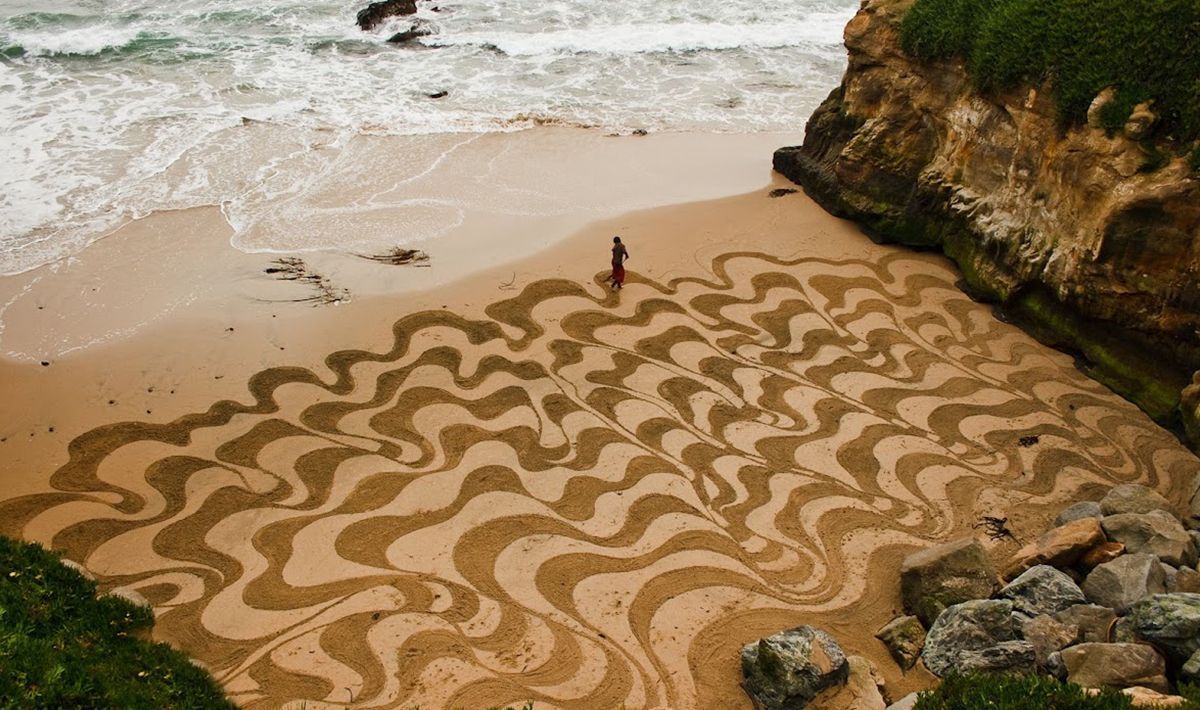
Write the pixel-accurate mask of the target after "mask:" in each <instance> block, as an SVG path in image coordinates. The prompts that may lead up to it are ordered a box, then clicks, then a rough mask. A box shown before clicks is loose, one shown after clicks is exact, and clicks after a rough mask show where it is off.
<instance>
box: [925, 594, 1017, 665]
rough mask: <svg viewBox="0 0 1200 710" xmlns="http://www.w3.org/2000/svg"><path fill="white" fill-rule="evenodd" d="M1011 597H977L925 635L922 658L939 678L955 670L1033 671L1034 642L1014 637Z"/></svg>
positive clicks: (952, 609) (941, 618) (945, 616)
mask: <svg viewBox="0 0 1200 710" xmlns="http://www.w3.org/2000/svg"><path fill="white" fill-rule="evenodd" d="M1012 611H1013V606H1012V602H1010V601H1008V600H1007V599H976V600H973V601H968V602H963V603H962V604H955V605H954V606H952V607H950V608H948V609H946V610H945V611H944V612H942V614H941V615H940V616H938V618H937V621H936V622H934V624H933V627H932V628H931V629H929V634H928V635H927V636H926V637H925V650H924V652H923V653H922V658H923V660H924V661H925V666H926V667H927V668H928V669H929V670H930V671H931V672H932V673H933V674H934V675H937V676H939V677H941V676H945V675H947V674H949V673H952V672H959V673H965V672H968V671H997V672H1006V671H1007V672H1032V671H1033V669H1034V667H1035V664H1036V658H1035V655H1034V651H1033V645H1032V644H1030V643H1029V642H1028V641H1017V640H1014V637H1015V634H1014V633H1013V617H1012Z"/></svg>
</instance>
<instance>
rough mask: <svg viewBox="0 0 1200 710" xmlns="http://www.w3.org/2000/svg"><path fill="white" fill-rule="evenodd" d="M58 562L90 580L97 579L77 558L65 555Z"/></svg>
mask: <svg viewBox="0 0 1200 710" xmlns="http://www.w3.org/2000/svg"><path fill="white" fill-rule="evenodd" d="M58 563H59V564H61V565H62V566H63V567H66V568H67V569H69V570H74V571H75V572H76V573H78V574H79V576H80V577H83V578H84V579H86V580H88V581H90V582H95V581H96V576H95V575H94V574H92V573H91V572H90V571H88V568H87V567H84V566H83V565H81V564H79V563H78V562H76V561H75V560H68V559H67V558H65V557H64V558H61V559H60V560H59V561H58ZM138 596H141V595H140V594H139V595H138Z"/></svg>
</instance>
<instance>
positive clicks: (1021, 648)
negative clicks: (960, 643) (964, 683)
mask: <svg viewBox="0 0 1200 710" xmlns="http://www.w3.org/2000/svg"><path fill="white" fill-rule="evenodd" d="M952 670H954V671H957V672H959V673H1022V674H1026V675H1029V674H1032V673H1034V672H1036V671H1037V654H1036V652H1035V651H1034V650H1033V644H1031V643H1029V642H1028V641H1001V642H1000V643H998V644H996V645H995V646H989V647H988V648H983V649H980V650H978V651H966V652H965V653H963V654H962V655H960V656H959V657H958V665H957V666H955V668H954V669H952Z"/></svg>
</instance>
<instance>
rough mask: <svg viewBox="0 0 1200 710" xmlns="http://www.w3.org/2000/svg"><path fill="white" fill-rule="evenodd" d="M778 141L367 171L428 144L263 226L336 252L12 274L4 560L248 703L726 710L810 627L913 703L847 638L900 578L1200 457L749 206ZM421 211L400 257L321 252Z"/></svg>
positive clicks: (162, 258) (141, 242) (874, 266)
mask: <svg viewBox="0 0 1200 710" xmlns="http://www.w3.org/2000/svg"><path fill="white" fill-rule="evenodd" d="M797 138H798V136H795V135H787V134H755V135H746V136H738V135H725V136H711V135H703V134H663V135H655V134H652V135H650V136H646V137H631V136H625V137H617V138H613V137H608V136H605V135H603V133H601V132H597V131H586V130H580V129H563V128H546V129H537V130H533V131H526V132H522V133H515V134H490V135H486V136H481V137H478V138H475V139H470V138H468V137H459V138H454V139H453V140H461V141H462V146H461V147H460V148H457V149H456V150H455V151H452V152H450V153H449V154H448V155H449V157H448V158H445V159H440V160H438V161H435V162H434V164H433V165H432V167H430V165H429V164H428V163H421V164H420V166H419V167H416V168H412V169H401V168H397V169H396V170H395V171H393V172H389V171H388V170H387V169H386V166H388V165H398V163H397V162H396V159H397V156H403V155H411V153H412V151H413V150H414V146H417V145H419V141H418V139H417V138H412V139H403V140H401V139H394V138H389V139H378V145H374V146H370V147H369V148H370V149H369V150H367V149H364V154H370V155H372V156H373V160H375V161H376V162H374V163H372V165H371V166H369V167H370V169H364V171H363V172H362V173H361V175H360V176H359V178H360V179H358V180H357V181H354V182H352V183H350V184H344V185H335V184H331V185H330V186H329V190H328V193H327V194H325V195H324V196H323V197H322V198H321V199H319V200H317V199H315V198H314V202H313V203H312V204H309V205H308V208H310V209H308V210H298V211H294V212H286V211H281V213H280V215H279V221H278V223H277V224H274V225H273V226H272V225H268V226H269V227H270V228H276V229H279V230H281V232H286V231H287V230H288V229H295V230H301V231H302V230H330V231H337V230H345V232H346V233H347V235H348V236H347V242H346V244H347V245H348V246H347V247H346V248H343V249H331V250H328V251H326V252H319V253H316V252H312V253H298V252H296V253H294V252H286V251H281V252H279V253H245V252H243V251H239V250H237V249H235V248H233V247H232V246H231V245H230V243H229V242H230V236H231V234H232V230H231V228H230V227H229V225H228V223H227V222H226V220H225V218H224V217H223V215H222V213H221V210H220V208H219V207H218V206H214V207H205V208H195V209H189V210H181V211H176V212H163V213H156V214H153V215H150V216H148V217H146V218H144V219H141V220H138V221H135V222H132V223H130V224H128V225H126V226H125V227H123V228H122V229H120V230H119V231H118V232H116V233H114V234H112V235H110V236H108V237H106V238H104V239H102V240H100V241H98V242H96V243H95V244H93V245H92V246H90V247H88V248H87V249H86V250H84V251H83V252H82V253H81V254H79V255H77V256H75V257H72V258H70V259H67V260H64V261H60V262H57V263H55V264H52V265H49V266H45V267H42V268H39V269H36V270H33V271H29V272H26V273H23V274H19V275H15V276H8V277H3V278H0V304H2V305H3V311H2V312H0V319H2V326H3V329H2V330H0V353H2V354H3V359H2V360H0V382H2V383H3V385H2V386H3V391H4V392H5V393H6V396H5V397H4V398H3V399H2V400H0V408H2V409H3V412H2V416H0V427H2V429H0V453H2V454H3V457H4V460H5V462H6V474H5V486H4V487H3V489H2V491H0V525H2V526H3V527H2V531H3V533H4V534H7V535H14V536H21V537H24V538H26V539H29V540H36V541H39V542H42V543H44V544H46V545H47V546H52V547H54V548H56V549H61V550H63V551H64V552H65V554H66V556H67V557H69V558H71V559H74V560H76V561H78V562H80V563H82V564H84V565H85V566H86V567H87V568H88V569H89V570H90V571H91V572H92V573H94V574H95V575H96V577H97V579H98V580H99V582H100V584H101V586H102V587H104V588H112V587H117V586H122V587H127V588H132V589H135V590H137V591H139V592H140V593H141V594H143V595H144V596H145V597H146V598H147V599H148V600H150V602H151V603H152V604H153V605H154V607H155V612H156V615H157V617H158V624H157V626H156V634H157V635H158V636H159V637H160V639H161V640H164V641H168V642H170V643H172V644H174V645H176V646H178V647H180V648H182V649H183V650H185V651H186V652H187V653H188V654H190V655H191V656H193V657H194V658H196V659H198V660H199V661H201V662H202V663H204V664H205V665H206V666H207V667H208V668H210V669H211V670H212V672H213V674H214V675H215V676H216V677H217V678H218V679H219V680H220V681H221V683H222V684H223V685H224V686H225V687H226V689H227V690H228V692H229V693H230V696H231V697H232V698H233V699H234V700H235V701H236V702H237V703H239V704H240V705H242V706H245V707H252V708H254V707H264V708H266V707H279V706H282V705H286V704H289V703H293V702H296V703H298V702H299V701H304V702H305V703H306V705H305V706H306V707H308V708H314V707H347V706H350V707H364V708H365V707H403V708H409V707H414V706H419V707H422V708H443V707H465V708H484V707H490V706H494V705H503V704H505V703H515V704H520V703H523V702H525V701H529V700H532V701H534V703H535V707H537V708H581V709H582V708H588V709H594V708H618V707H625V708H630V709H633V708H675V709H679V710H683V709H686V708H717V707H720V708H749V707H750V706H751V705H750V702H749V700H748V698H747V697H746V695H745V694H744V693H743V691H742V690H741V688H740V687H739V685H738V683H739V681H740V671H739V667H738V651H739V649H740V648H741V647H742V646H743V645H744V644H746V643H749V642H751V641H754V640H756V639H758V638H760V637H762V636H764V635H769V634H771V633H774V632H776V631H778V630H780V629H783V628H787V627H790V626H794V625H797V624H800V623H807V624H812V625H815V626H819V627H821V628H824V629H828V630H829V631H830V632H831V633H832V634H834V635H835V636H836V637H837V638H838V640H839V641H840V643H841V644H842V646H843V647H845V648H846V649H847V651H848V652H850V653H855V654H859V655H863V656H866V657H867V658H869V659H871V660H872V661H874V662H875V664H876V665H877V666H878V668H879V670H880V672H881V673H882V675H883V676H884V677H885V678H886V679H887V681H888V688H889V691H890V692H891V694H892V696H893V697H895V698H898V697H900V696H901V695H903V694H905V693H907V692H909V691H911V690H914V689H917V688H922V687H926V686H927V685H929V684H930V682H931V677H930V676H928V675H927V674H925V672H924V671H912V672H910V673H908V674H907V675H904V674H902V673H901V672H900V671H899V669H898V668H897V667H896V665H895V664H894V663H893V662H892V661H891V660H890V658H889V657H888V655H887V651H886V649H885V648H884V646H883V645H882V644H881V643H880V642H878V641H877V640H875V639H874V638H873V634H874V632H875V631H876V630H877V629H878V628H879V627H881V626H882V625H883V624H885V623H886V622H887V621H888V620H890V619H891V618H893V616H895V615H896V613H897V612H898V611H899V609H898V608H897V607H898V595H897V588H898V580H897V575H896V570H897V568H898V566H899V562H900V559H901V558H902V557H903V555H904V554H905V553H906V552H908V551H911V550H913V549H916V548H918V547H921V546H925V545H927V544H929V543H931V542H936V541H944V540H947V539H952V538H954V537H956V536H961V535H964V534H970V533H971V532H972V526H973V525H975V524H976V523H977V522H978V521H979V519H980V517H981V516H982V515H985V514H986V515H1002V516H1007V517H1008V518H1009V527H1010V528H1011V529H1012V530H1013V531H1014V533H1015V534H1016V535H1017V538H1018V539H1020V540H1021V541H1025V540H1026V539H1027V538H1028V537H1029V536H1032V535H1035V534H1036V533H1037V532H1040V531H1041V530H1042V529H1043V528H1044V525H1045V523H1046V521H1047V520H1048V519H1050V518H1052V517H1053V515H1054V514H1055V513H1056V512H1057V511H1058V510H1059V509H1060V508H1061V507H1063V505H1064V504H1065V502H1066V501H1069V500H1074V499H1078V498H1081V497H1092V496H1095V495H1096V494H1097V493H1098V491H1099V490H1100V489H1101V488H1103V487H1106V486H1108V485H1111V484H1113V483H1115V482H1133V481H1136V482H1141V483H1145V484H1147V485H1150V486H1153V487H1156V488H1158V489H1159V490H1160V491H1162V492H1164V493H1165V494H1168V495H1170V494H1171V491H1172V490H1174V491H1176V492H1178V491H1181V490H1182V489H1183V487H1182V486H1181V485H1178V484H1179V482H1180V481H1183V480H1184V479H1185V478H1186V477H1188V476H1190V475H1192V474H1193V472H1194V471H1196V470H1197V468H1198V467H1200V461H1198V460H1197V459H1196V457H1195V456H1194V455H1193V454H1191V453H1190V452H1189V451H1188V450H1187V449H1186V448H1184V447H1183V446H1182V445H1181V444H1180V443H1179V442H1178V441H1177V440H1176V439H1175V438H1174V437H1173V436H1172V435H1171V434H1170V433H1168V432H1166V431H1165V430H1163V429H1161V428H1159V427H1157V426H1156V425H1154V424H1153V423H1152V422H1151V421H1150V420H1149V419H1148V418H1147V417H1146V416H1145V415H1144V414H1143V413H1142V412H1140V411H1139V410H1137V409H1136V408H1135V407H1134V406H1132V405H1131V404H1129V403H1127V402H1125V401H1124V400H1121V399H1120V398H1118V397H1116V396H1114V395H1113V394H1112V393H1111V392H1109V391H1108V390H1106V389H1105V388H1104V387H1102V386H1100V385H1099V384H1097V383H1096V382H1094V381H1092V380H1090V379H1088V378H1087V377H1085V376H1084V375H1083V374H1081V373H1080V372H1079V371H1078V370H1077V369H1076V368H1075V366H1074V363H1073V362H1072V360H1071V358H1070V357H1068V356H1067V355H1064V354H1063V353H1060V352H1057V351H1054V350H1051V349H1049V348H1046V347H1044V346H1042V345H1040V344H1038V343H1037V342H1036V341H1034V340H1033V339H1032V338H1030V337H1029V336H1027V335H1025V334H1024V333H1022V332H1021V331H1020V330H1018V329H1017V328H1015V327H1013V326H1011V325H1009V324H1006V323H1004V322H1001V321H1000V320H997V319H996V317H995V316H994V314H993V312H992V310H991V308H990V307H988V306H986V305H982V304H978V303H975V302H973V301H971V300H970V299H969V298H968V297H967V296H966V295H965V294H964V293H963V292H962V291H960V290H959V289H958V288H957V287H956V285H955V283H956V281H957V280H958V278H959V276H958V274H957V273H956V272H955V271H954V269H953V267H952V265H951V264H950V262H949V261H947V260H946V259H944V258H942V257H940V256H935V255H932V254H924V253H915V252H912V251H908V250H905V249H902V248H897V247H889V246H880V245H877V244H874V243H872V242H871V241H870V240H869V239H868V238H867V237H866V236H864V235H863V234H862V233H861V232H860V231H859V230H857V229H856V228H855V227H854V226H853V225H851V224H849V223H846V222H843V221H841V220H838V219H836V218H834V217H832V216H830V215H828V214H827V213H825V212H823V211H822V210H821V209H820V208H818V207H817V206H816V205H815V204H813V203H812V202H811V201H810V200H809V199H808V198H807V197H806V196H805V195H804V194H803V193H799V192H790V193H788V194H783V195H780V196H774V197H773V196H771V192H772V191H773V190H776V189H787V188H791V187H792V186H791V185H790V184H788V183H786V181H784V180H782V179H781V178H779V177H778V176H774V175H772V174H771V173H770V154H771V150H772V149H773V148H775V147H778V146H780V145H784V144H785V143H787V142H789V141H795V140H796V139H797ZM368 140H371V139H368ZM446 140H451V139H450V138H446ZM405 170H408V172H405ZM389 191H392V192H394V193H395V194H398V195H399V194H402V195H403V199H402V200H389V199H387V195H388V194H390V193H389ZM433 194H436V195H456V196H459V197H461V200H460V203H461V209H460V211H459V213H458V214H456V215H444V214H432V213H426V212H422V207H421V205H422V204H423V203H422V202H421V198H422V196H425V195H433ZM372 200H376V201H377V203H378V205H379V208H378V209H373V208H371V205H372V204H374V203H373V202H372ZM348 205H349V206H354V207H356V209H354V210H349V211H348V210H344V209H342V208H343V207H346V206H348ZM293 207H294V206H293ZM300 213H302V214H303V215H304V219H302V220H298V221H295V222H294V223H293V222H289V221H288V220H289V219H292V218H294V216H295V214H300ZM289 215H292V217H289ZM420 220H433V221H434V222H435V223H442V222H444V223H445V224H446V225H447V226H446V229H445V230H442V231H440V232H438V233H437V234H436V235H435V236H433V237H430V238H429V239H426V240H425V241H423V242H420V243H416V244H412V245H409V246H413V247H417V248H420V249H422V250H424V251H426V252H427V253H428V254H429V255H430V261H429V262H427V265H424V264H423V265H409V266H389V265H383V264H379V263H376V262H373V261H370V260H369V259H364V258H361V256H358V255H356V254H355V251H354V249H353V248H351V247H350V246H349V245H352V244H354V243H355V242H354V240H353V239H352V238H351V237H352V236H353V234H355V233H366V232H369V233H371V234H374V235H376V236H374V237H372V240H371V242H372V243H373V244H382V243H383V242H382V241H381V240H384V239H385V237H381V236H379V235H380V234H384V235H385V236H386V234H385V233H386V230H387V229H396V230H398V231H399V230H402V229H403V226H404V225H405V224H409V223H416V222H419V221H420ZM439 220H440V222H439ZM264 228H266V227H264ZM338 233H341V232H338ZM614 234H619V235H621V236H622V238H623V239H624V241H625V242H626V244H628V246H629V249H630V252H631V255H632V259H631V261H630V262H629V265H628V268H629V271H630V277H629V281H628V282H627V285H626V288H625V289H623V290H622V291H620V292H614V291H612V290H611V289H609V288H608V286H607V284H606V282H605V280H606V277H607V276H608V268H607V261H608V249H609V246H610V244H611V237H612V236H613V235H614ZM282 257H297V258H302V259H304V261H305V263H306V265H307V267H308V268H309V269H310V270H311V271H312V272H313V273H316V274H319V275H320V276H321V277H323V278H324V279H325V281H326V284H327V286H328V289H329V291H330V293H333V294H334V295H335V298H336V300H339V301H340V302H338V303H325V304H320V303H316V304H314V303H313V302H312V301H311V300H310V299H311V298H312V296H313V293H314V290H313V283H302V282H297V281H280V280H279V279H278V278H276V277H275V276H274V275H273V274H269V273H265V270H266V269H269V268H272V263H273V261H274V260H276V259H279V258H282ZM989 545H991V546H992V547H993V552H995V554H996V556H997V557H998V558H1001V557H1004V556H1005V555H1007V554H1009V553H1011V552H1012V551H1013V550H1015V549H1016V543H1014V542H1013V541H1000V542H995V541H989ZM295 707H299V704H297V705H295Z"/></svg>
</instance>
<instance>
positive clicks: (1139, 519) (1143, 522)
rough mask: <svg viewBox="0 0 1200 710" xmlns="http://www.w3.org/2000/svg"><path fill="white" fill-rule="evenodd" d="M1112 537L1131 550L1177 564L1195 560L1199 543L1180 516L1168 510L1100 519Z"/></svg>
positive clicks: (1127, 549) (1127, 550)
mask: <svg viewBox="0 0 1200 710" xmlns="http://www.w3.org/2000/svg"><path fill="white" fill-rule="evenodd" d="M1100 524H1101V526H1102V527H1103V528H1104V534H1105V535H1107V536H1108V539H1109V540H1112V541H1113V542H1119V543H1121V544H1123V545H1125V550H1126V552H1128V553H1131V554H1136V553H1139V552H1147V553H1149V554H1152V555H1155V556H1156V557H1158V559H1160V560H1162V561H1163V562H1166V563H1167V564H1169V565H1174V566H1175V567H1181V566H1190V565H1194V564H1196V545H1195V543H1193V542H1192V536H1191V535H1188V533H1187V531H1186V530H1184V529H1183V525H1182V524H1181V523H1180V522H1179V520H1178V519H1177V518H1176V517H1175V516H1174V515H1171V514H1170V513H1168V512H1166V511H1165V510H1152V511H1150V512H1149V513H1123V514H1120V515H1109V516H1107V517H1105V518H1104V519H1102V520H1101V521H1100Z"/></svg>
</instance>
